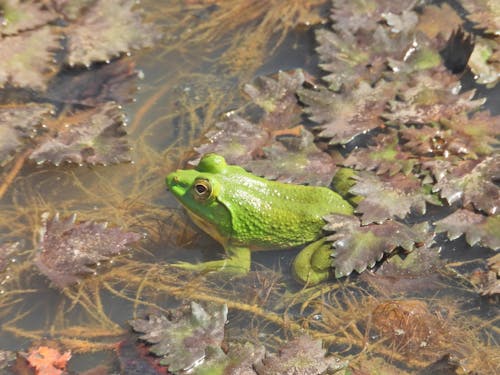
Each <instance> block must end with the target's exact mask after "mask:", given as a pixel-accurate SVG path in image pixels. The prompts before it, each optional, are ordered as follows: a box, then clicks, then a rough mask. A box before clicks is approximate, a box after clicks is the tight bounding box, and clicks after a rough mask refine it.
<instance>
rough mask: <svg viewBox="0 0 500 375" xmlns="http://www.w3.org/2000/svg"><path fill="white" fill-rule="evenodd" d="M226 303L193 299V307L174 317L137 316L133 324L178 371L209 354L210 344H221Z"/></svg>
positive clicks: (165, 361) (152, 347)
mask: <svg viewBox="0 0 500 375" xmlns="http://www.w3.org/2000/svg"><path fill="white" fill-rule="evenodd" d="M226 319H227V306H226V305H222V306H217V305H207V307H206V308H204V307H202V306H201V305H199V304H197V303H196V302H191V309H190V310H189V311H184V314H182V315H180V316H176V317H173V318H172V319H171V320H170V319H168V318H167V317H165V316H164V315H150V316H149V318H148V319H135V320H132V321H131V322H130V324H131V325H132V328H133V329H134V330H135V331H137V332H141V333H144V334H143V335H142V336H140V339H142V340H145V341H147V342H148V343H150V344H153V345H152V346H151V348H150V351H151V352H152V353H154V354H156V355H157V356H161V357H162V359H161V361H160V363H161V364H163V365H168V370H169V371H171V372H178V371H182V370H187V369H190V368H193V367H194V366H196V365H197V364H199V363H200V362H201V361H202V360H203V359H204V358H205V356H206V350H207V348H209V347H219V346H220V345H221V343H222V340H223V339H224V325H225V324H226Z"/></svg>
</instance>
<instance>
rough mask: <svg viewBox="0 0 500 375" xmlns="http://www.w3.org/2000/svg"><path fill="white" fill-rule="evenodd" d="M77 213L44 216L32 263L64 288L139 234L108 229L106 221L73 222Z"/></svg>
mask: <svg viewBox="0 0 500 375" xmlns="http://www.w3.org/2000/svg"><path fill="white" fill-rule="evenodd" d="M75 219H76V215H72V216H70V217H68V218H66V219H63V220H60V219H59V215H57V214H56V215H55V216H54V218H52V220H49V215H48V214H44V215H43V228H42V229H41V230H40V240H39V244H38V252H37V253H36V256H35V264H36V266H37V267H38V269H39V270H40V272H41V273H43V274H44V275H45V276H47V277H48V278H49V279H50V280H51V281H52V283H53V284H54V285H55V286H57V287H58V288H61V289H62V288H65V287H67V286H69V285H71V284H74V283H76V282H78V281H80V280H81V278H82V277H83V276H85V275H87V274H90V273H94V272H95V270H94V269H93V268H91V266H95V265H96V264H98V263H99V262H101V261H103V260H108V259H109V258H110V257H111V256H113V255H117V254H119V253H121V252H123V251H126V250H127V249H128V245H129V244H130V243H132V242H136V241H138V240H140V239H141V235H140V234H138V233H133V232H125V231H123V230H121V229H119V228H108V227H107V224H106V223H101V224H98V223H95V222H91V221H84V222H80V223H75Z"/></svg>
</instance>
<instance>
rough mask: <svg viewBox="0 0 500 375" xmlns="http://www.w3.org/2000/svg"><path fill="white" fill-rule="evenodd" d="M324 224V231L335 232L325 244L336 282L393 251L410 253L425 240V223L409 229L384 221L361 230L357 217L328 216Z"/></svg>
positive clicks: (369, 265) (426, 236)
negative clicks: (402, 250) (329, 252)
mask: <svg viewBox="0 0 500 375" xmlns="http://www.w3.org/2000/svg"><path fill="white" fill-rule="evenodd" d="M325 220H326V222H327V224H326V225H325V227H324V230H325V231H327V232H332V231H334V232H335V233H334V234H332V235H329V236H328V237H327V241H329V242H331V243H332V249H333V252H332V255H333V257H334V267H335V277H337V278H339V277H343V276H348V275H350V274H351V273H352V271H357V272H358V273H361V272H363V271H364V270H365V269H366V268H371V267H373V266H374V265H375V263H376V262H377V261H379V260H380V259H382V257H383V256H384V254H389V253H391V252H392V251H393V250H394V249H395V248H397V247H402V248H403V249H405V250H407V251H412V250H414V248H415V244H419V243H424V242H426V241H427V240H428V236H429V234H428V226H427V224H426V223H422V224H417V225H414V226H413V227H409V226H407V225H405V224H402V223H398V222H396V221H392V220H388V221H385V222H383V223H382V224H369V225H365V226H361V223H360V221H359V219H358V218H357V217H354V216H345V215H338V214H333V215H328V216H327V217H325Z"/></svg>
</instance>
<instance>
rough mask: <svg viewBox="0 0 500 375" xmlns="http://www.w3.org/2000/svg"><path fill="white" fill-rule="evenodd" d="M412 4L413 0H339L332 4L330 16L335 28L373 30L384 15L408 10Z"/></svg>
mask: <svg viewBox="0 0 500 375" xmlns="http://www.w3.org/2000/svg"><path fill="white" fill-rule="evenodd" d="M414 5H415V1H414V0H405V1H390V0H385V1H384V0H368V1H360V0H355V1H349V0H340V1H335V3H334V4H333V7H332V9H331V16H330V18H331V19H332V21H333V22H334V24H333V27H334V29H335V30H338V31H341V32H345V33H352V34H355V33H356V32H358V31H359V30H363V31H373V30H375V29H376V28H377V27H378V25H379V24H380V22H381V21H382V20H383V19H385V16H384V15H387V14H389V13H391V14H401V13H404V12H408V11H409V10H410V9H411V8H413V6H414Z"/></svg>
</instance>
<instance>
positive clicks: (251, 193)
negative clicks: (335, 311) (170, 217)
mask: <svg viewBox="0 0 500 375" xmlns="http://www.w3.org/2000/svg"><path fill="white" fill-rule="evenodd" d="M166 185H167V189H168V190H169V191H170V192H171V193H172V194H173V195H174V197H175V198H176V199H177V200H178V201H179V202H180V204H181V205H182V206H183V207H184V208H185V209H186V211H187V214H188V216H189V217H190V218H191V220H192V221H193V222H194V223H195V224H196V225H197V226H198V227H199V228H200V229H202V230H203V231H204V232H206V233H207V234H208V235H209V236H211V237H212V238H213V239H215V240H216V241H217V242H218V243H220V244H221V245H222V247H223V248H224V250H225V253H226V254H225V258H224V259H218V260H212V261H206V262H202V263H197V264H192V263H189V262H179V263H174V264H173V265H174V266H176V267H181V268H184V269H190V270H195V271H215V270H226V271H231V272H236V273H247V272H249V270H250V266H251V253H252V252H253V251H262V250H281V249H283V250H284V249H291V248H296V247H298V246H302V245H307V246H305V248H303V249H302V250H301V251H300V252H299V253H298V254H297V256H296V257H295V259H294V260H293V262H292V272H293V275H294V276H295V278H296V279H297V280H298V281H299V282H301V283H304V284H308V285H315V284H318V283H320V282H322V281H324V280H325V279H327V278H328V277H329V276H330V273H331V268H332V258H331V247H330V244H329V243H328V242H327V241H326V240H325V238H326V237H325V233H324V232H323V227H324V225H325V220H324V217H325V216H326V215H328V214H341V215H353V212H354V209H353V206H352V205H351V204H350V203H349V202H348V201H347V200H346V199H344V198H343V197H342V196H341V195H340V194H338V193H337V192H335V191H333V190H332V189H329V188H327V187H323V186H310V185H299V184H293V183H285V182H279V181H275V180H268V179H266V178H263V177H260V176H257V175H254V174H252V173H251V172H249V171H247V170H245V169H244V168H242V167H240V166H238V165H232V164H228V163H227V162H226V160H225V158H224V157H223V156H221V155H219V154H216V153H208V154H205V155H204V156H202V157H201V159H200V161H199V163H198V165H197V166H196V167H195V168H194V169H179V170H176V171H174V172H171V173H170V174H168V176H167V177H166Z"/></svg>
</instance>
